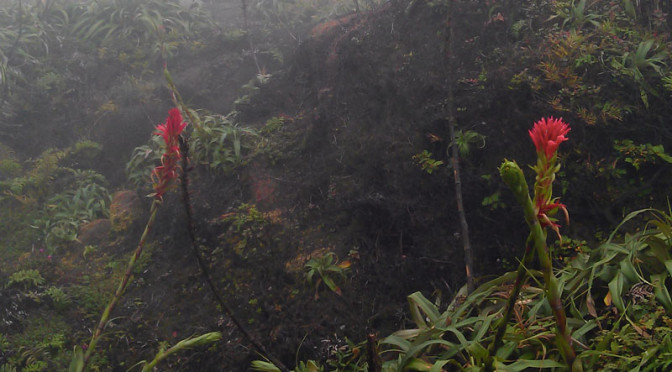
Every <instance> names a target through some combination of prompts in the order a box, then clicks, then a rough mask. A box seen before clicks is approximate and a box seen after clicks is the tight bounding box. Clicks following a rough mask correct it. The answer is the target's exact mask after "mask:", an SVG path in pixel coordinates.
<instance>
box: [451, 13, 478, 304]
mask: <svg viewBox="0 0 672 372" xmlns="http://www.w3.org/2000/svg"><path fill="white" fill-rule="evenodd" d="M454 2H455V0H452V1H451V2H450V7H449V8H448V39H449V40H448V74H449V78H448V130H449V131H450V143H451V144H452V146H451V150H452V154H451V164H452V166H453V177H454V180H455V199H456V201H457V213H458V216H459V218H460V227H461V230H462V246H463V249H464V266H465V272H466V275H467V291H468V292H469V293H471V292H473V291H474V257H473V251H472V249H471V242H470V240H469V224H467V217H466V215H465V213H464V202H463V201H462V180H461V178H460V161H459V151H458V147H457V145H456V143H455V126H456V125H457V120H456V119H455V55H454V53H455V42H454V40H455V35H454V32H453V28H454V27H453V20H454V17H453V3H454Z"/></svg>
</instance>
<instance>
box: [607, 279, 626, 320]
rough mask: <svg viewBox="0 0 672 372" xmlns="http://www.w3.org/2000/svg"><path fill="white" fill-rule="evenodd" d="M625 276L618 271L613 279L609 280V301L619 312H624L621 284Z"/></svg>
mask: <svg viewBox="0 0 672 372" xmlns="http://www.w3.org/2000/svg"><path fill="white" fill-rule="evenodd" d="M624 282H625V277H624V276H623V273H622V272H620V271H619V272H618V273H617V274H616V276H615V277H614V279H612V280H611V281H610V282H609V292H610V293H611V301H612V302H613V304H614V305H615V306H616V308H617V309H618V310H619V311H620V312H625V304H624V303H623V297H621V294H622V293H623V285H624Z"/></svg>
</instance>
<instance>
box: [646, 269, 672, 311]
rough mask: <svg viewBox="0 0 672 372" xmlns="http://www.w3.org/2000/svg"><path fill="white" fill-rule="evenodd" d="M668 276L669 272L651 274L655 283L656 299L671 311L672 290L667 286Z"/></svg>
mask: <svg viewBox="0 0 672 372" xmlns="http://www.w3.org/2000/svg"><path fill="white" fill-rule="evenodd" d="M666 278H667V274H656V275H651V282H652V284H653V291H654V293H655V295H656V299H657V300H658V301H659V302H660V303H661V304H662V305H663V306H664V307H665V309H666V310H667V311H670V310H672V299H671V298H670V292H668V291H667V286H666V285H665V279H666Z"/></svg>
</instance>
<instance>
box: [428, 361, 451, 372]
mask: <svg viewBox="0 0 672 372" xmlns="http://www.w3.org/2000/svg"><path fill="white" fill-rule="evenodd" d="M446 363H448V361H447V360H439V361H437V362H436V363H434V365H433V366H432V368H430V369H429V372H442V371H443V369H442V368H441V367H443V366H445V365H446Z"/></svg>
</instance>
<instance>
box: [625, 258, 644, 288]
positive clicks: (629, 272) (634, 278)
mask: <svg viewBox="0 0 672 372" xmlns="http://www.w3.org/2000/svg"><path fill="white" fill-rule="evenodd" d="M620 268H621V272H622V273H623V275H625V277H626V278H627V279H628V280H629V281H630V282H631V283H638V282H639V281H640V279H639V274H638V273H637V269H635V265H633V264H632V261H630V258H626V259H624V260H621V264H620Z"/></svg>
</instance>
